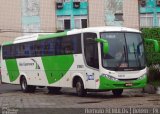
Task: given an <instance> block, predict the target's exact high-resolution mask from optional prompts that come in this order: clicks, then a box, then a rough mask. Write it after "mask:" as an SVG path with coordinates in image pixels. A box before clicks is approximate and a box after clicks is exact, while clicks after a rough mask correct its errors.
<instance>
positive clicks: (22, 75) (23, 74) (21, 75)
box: [19, 73, 28, 84]
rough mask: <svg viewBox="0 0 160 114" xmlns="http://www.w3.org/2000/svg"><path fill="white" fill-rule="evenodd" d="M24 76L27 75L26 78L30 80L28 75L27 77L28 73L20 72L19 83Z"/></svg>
mask: <svg viewBox="0 0 160 114" xmlns="http://www.w3.org/2000/svg"><path fill="white" fill-rule="evenodd" d="M22 77H25V78H26V80H27V82H28V77H27V75H26V74H25V73H20V75H19V84H20V83H21V78H22Z"/></svg>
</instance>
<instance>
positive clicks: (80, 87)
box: [76, 79, 87, 97]
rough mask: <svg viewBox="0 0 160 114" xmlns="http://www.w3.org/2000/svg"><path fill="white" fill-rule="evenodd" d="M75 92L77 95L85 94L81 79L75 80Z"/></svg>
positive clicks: (82, 95)
mask: <svg viewBox="0 0 160 114" xmlns="http://www.w3.org/2000/svg"><path fill="white" fill-rule="evenodd" d="M76 92H77V95H78V96H79V97H84V96H86V94H87V91H86V90H85V89H84V84H83V81H82V79H79V80H77V82H76Z"/></svg>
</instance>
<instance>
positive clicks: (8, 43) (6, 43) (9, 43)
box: [2, 42, 13, 45]
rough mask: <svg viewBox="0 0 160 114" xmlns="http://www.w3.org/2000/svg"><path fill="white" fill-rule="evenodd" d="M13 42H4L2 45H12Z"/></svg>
mask: <svg viewBox="0 0 160 114" xmlns="http://www.w3.org/2000/svg"><path fill="white" fill-rule="evenodd" d="M11 44H13V42H4V43H3V44H2V45H11Z"/></svg>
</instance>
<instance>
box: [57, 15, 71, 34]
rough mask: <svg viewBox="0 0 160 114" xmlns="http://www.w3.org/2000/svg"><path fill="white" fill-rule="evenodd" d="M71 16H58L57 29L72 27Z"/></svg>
mask: <svg viewBox="0 0 160 114" xmlns="http://www.w3.org/2000/svg"><path fill="white" fill-rule="evenodd" d="M70 20H71V19H70V16H58V17H57V30H58V31H61V30H69V29H71V21H70Z"/></svg>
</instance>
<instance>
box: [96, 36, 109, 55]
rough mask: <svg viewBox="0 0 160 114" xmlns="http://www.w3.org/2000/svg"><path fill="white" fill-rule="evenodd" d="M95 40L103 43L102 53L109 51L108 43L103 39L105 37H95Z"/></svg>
mask: <svg viewBox="0 0 160 114" xmlns="http://www.w3.org/2000/svg"><path fill="white" fill-rule="evenodd" d="M95 41H96V42H100V43H102V44H103V53H104V54H108V52H109V44H108V41H107V40H105V39H102V38H97V39H95Z"/></svg>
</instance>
